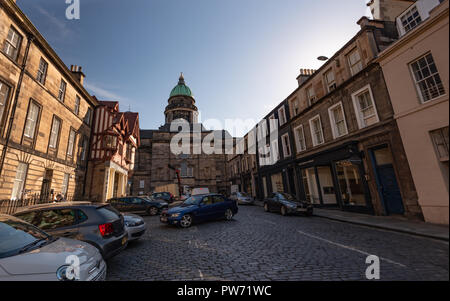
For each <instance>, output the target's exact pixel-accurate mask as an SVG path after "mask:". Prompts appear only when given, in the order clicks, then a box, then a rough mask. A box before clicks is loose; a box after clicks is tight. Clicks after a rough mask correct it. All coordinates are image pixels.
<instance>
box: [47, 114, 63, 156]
mask: <svg viewBox="0 0 450 301" xmlns="http://www.w3.org/2000/svg"><path fill="white" fill-rule="evenodd" d="M56 122H58V123H59V124H58V126H57V127H55V123H56ZM60 130H61V120H60V119H59V118H56V117H53V122H52V128H51V129H50V140H49V142H48V147H49V148H54V149H57V148H58V140H59V132H60Z"/></svg>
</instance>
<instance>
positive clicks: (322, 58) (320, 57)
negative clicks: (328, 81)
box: [317, 55, 328, 61]
mask: <svg viewBox="0 0 450 301" xmlns="http://www.w3.org/2000/svg"><path fill="white" fill-rule="evenodd" d="M317 59H318V60H319V61H328V58H327V57H326V56H323V55H322V56H319V57H318V58H317Z"/></svg>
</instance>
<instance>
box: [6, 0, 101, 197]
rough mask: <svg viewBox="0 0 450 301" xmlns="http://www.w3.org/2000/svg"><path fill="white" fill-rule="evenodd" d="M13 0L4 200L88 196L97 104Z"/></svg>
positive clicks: (9, 16) (9, 11) (8, 10)
mask: <svg viewBox="0 0 450 301" xmlns="http://www.w3.org/2000/svg"><path fill="white" fill-rule="evenodd" d="M83 79H84V74H83V72H82V71H81V67H76V66H75V67H74V66H73V67H72V68H71V69H70V70H69V69H68V68H67V67H66V66H65V64H64V63H63V62H62V61H61V59H60V58H59V57H58V55H57V54H56V53H55V52H54V50H53V49H52V48H51V47H50V46H49V45H48V43H47V42H46V40H45V39H44V38H43V37H42V36H41V34H40V33H39V32H38V30H37V29H36V28H35V27H34V26H33V24H32V23H31V22H30V20H29V19H28V18H27V17H26V16H25V15H24V14H23V13H22V11H21V10H20V9H19V8H18V6H17V5H16V4H15V1H12V0H2V1H1V2H0V156H1V157H0V199H20V198H26V197H29V196H31V195H40V196H41V198H43V199H50V198H52V197H54V196H56V195H57V194H63V195H65V196H66V197H67V198H70V199H71V198H77V199H78V198H82V195H83V193H84V191H83V185H78V183H83V182H84V180H85V175H86V170H87V168H86V167H87V161H88V160H87V159H88V156H87V151H88V145H89V139H90V136H91V130H90V127H91V123H92V119H93V118H92V117H93V112H94V108H95V106H96V105H97V101H96V100H95V99H93V98H92V97H91V96H90V95H89V93H88V92H87V91H86V90H85V88H84V87H83Z"/></svg>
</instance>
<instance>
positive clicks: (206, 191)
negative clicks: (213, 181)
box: [191, 188, 209, 196]
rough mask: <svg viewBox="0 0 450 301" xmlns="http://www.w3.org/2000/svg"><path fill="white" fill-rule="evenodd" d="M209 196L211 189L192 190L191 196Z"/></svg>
mask: <svg viewBox="0 0 450 301" xmlns="http://www.w3.org/2000/svg"><path fill="white" fill-rule="evenodd" d="M201 194H209V188H194V189H192V193H191V196H194V195H201Z"/></svg>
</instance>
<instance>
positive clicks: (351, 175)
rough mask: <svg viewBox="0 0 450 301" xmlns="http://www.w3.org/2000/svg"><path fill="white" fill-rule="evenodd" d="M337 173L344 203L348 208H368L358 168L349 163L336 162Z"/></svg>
mask: <svg viewBox="0 0 450 301" xmlns="http://www.w3.org/2000/svg"><path fill="white" fill-rule="evenodd" d="M336 173H337V178H338V183H339V188H340V191H341V199H342V203H343V204H344V205H346V206H366V197H365V194H364V186H363V183H362V181H361V176H360V173H359V169H358V166H356V165H354V164H352V163H351V162H349V161H339V162H336Z"/></svg>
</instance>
